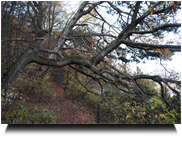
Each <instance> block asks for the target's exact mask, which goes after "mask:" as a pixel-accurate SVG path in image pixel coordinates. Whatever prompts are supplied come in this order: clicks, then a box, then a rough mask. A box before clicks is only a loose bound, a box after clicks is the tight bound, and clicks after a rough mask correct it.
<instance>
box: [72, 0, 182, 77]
mask: <svg viewBox="0 0 182 144" xmlns="http://www.w3.org/2000/svg"><path fill="white" fill-rule="evenodd" d="M78 3H79V1H71V5H70V7H69V10H71V11H74V10H76V8H78V5H77V4H78ZM104 12H105V10H103V13H104ZM180 15H181V12H180V13H179V15H178V17H177V19H180V21H181V17H180ZM180 30H181V28H180ZM180 36H181V33H180ZM174 37H175V35H174V34H169V35H168V36H167V37H165V39H166V40H170V39H173V38H174ZM176 38H177V37H176ZM181 60H182V59H181V52H176V53H175V55H173V56H172V61H162V64H164V65H165V66H166V68H167V69H168V70H170V69H173V70H175V71H176V72H180V73H181ZM129 66H130V68H131V70H132V72H135V71H136V68H137V66H138V67H139V68H140V69H141V70H142V72H143V73H144V74H153V75H154V71H155V70H158V71H165V70H164V68H163V67H162V66H161V65H160V62H159V61H157V60H147V61H146V63H145V64H144V63H138V64H136V62H132V63H129Z"/></svg>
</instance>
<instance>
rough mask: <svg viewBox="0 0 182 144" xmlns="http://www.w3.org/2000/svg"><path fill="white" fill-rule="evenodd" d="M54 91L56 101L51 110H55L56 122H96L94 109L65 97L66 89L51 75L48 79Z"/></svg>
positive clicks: (50, 107)
mask: <svg viewBox="0 0 182 144" xmlns="http://www.w3.org/2000/svg"><path fill="white" fill-rule="evenodd" d="M48 82H50V83H51V87H52V89H53V91H54V92H55V93H56V98H55V100H54V102H53V103H52V104H51V105H50V106H49V108H48V109H49V110H51V111H54V115H55V116H56V124H96V115H95V114H94V113H93V112H92V110H90V109H87V108H85V107H83V106H81V105H80V104H76V103H73V102H71V101H70V100H66V99H65V98H64V90H63V88H62V87H61V86H60V84H59V83H57V82H56V81H55V80H54V77H53V76H51V77H50V78H49V79H48Z"/></svg>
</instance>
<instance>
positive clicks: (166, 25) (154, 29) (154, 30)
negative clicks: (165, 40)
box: [129, 24, 181, 34]
mask: <svg viewBox="0 0 182 144" xmlns="http://www.w3.org/2000/svg"><path fill="white" fill-rule="evenodd" d="M169 27H181V24H164V25H161V26H159V27H157V28H153V29H152V30H150V31H133V32H129V33H130V34H131V33H132V34H148V33H153V32H156V31H158V30H162V29H166V28H169Z"/></svg>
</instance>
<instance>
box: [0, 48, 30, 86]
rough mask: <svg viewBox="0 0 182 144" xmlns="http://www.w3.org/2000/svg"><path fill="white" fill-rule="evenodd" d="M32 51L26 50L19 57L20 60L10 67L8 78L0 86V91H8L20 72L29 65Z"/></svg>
mask: <svg viewBox="0 0 182 144" xmlns="http://www.w3.org/2000/svg"><path fill="white" fill-rule="evenodd" d="M32 54H33V50H32V49H28V50H27V51H26V52H25V53H24V54H23V55H21V56H20V58H19V59H18V60H17V61H16V62H15V63H14V64H13V65H12V67H11V69H10V71H9V73H8V76H7V78H6V80H5V81H3V82H2V84H1V90H4V89H5V90H8V89H9V88H10V87H11V85H12V84H13V82H14V81H15V80H16V78H17V77H18V75H19V74H20V73H21V71H22V70H23V69H24V67H25V66H26V65H27V64H29V63H31V61H32V60H33V59H32V56H33V55H32Z"/></svg>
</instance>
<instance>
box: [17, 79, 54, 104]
mask: <svg viewBox="0 0 182 144" xmlns="http://www.w3.org/2000/svg"><path fill="white" fill-rule="evenodd" d="M18 80H19V83H17V84H16V87H17V88H18V89H19V92H20V93H22V94H23V97H24V98H26V99H27V101H29V102H35V103H46V104H48V103H51V102H52V101H53V100H54V98H55V96H56V95H55V93H54V92H53V91H52V89H51V86H50V84H49V83H48V82H47V81H46V79H41V78H27V77H26V76H25V77H24V78H23V77H20V78H18Z"/></svg>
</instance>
